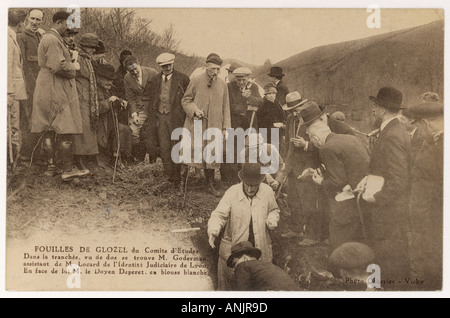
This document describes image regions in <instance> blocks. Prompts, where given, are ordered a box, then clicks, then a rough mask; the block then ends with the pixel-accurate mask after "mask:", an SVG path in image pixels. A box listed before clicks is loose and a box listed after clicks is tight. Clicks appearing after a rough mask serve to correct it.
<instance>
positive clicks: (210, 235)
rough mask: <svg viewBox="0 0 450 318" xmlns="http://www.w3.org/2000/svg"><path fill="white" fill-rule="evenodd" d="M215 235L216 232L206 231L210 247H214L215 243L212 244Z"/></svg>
mask: <svg viewBox="0 0 450 318" xmlns="http://www.w3.org/2000/svg"><path fill="white" fill-rule="evenodd" d="M216 237H217V233H208V241H209V246H211V248H216V245H215V244H214V241H215V239H216Z"/></svg>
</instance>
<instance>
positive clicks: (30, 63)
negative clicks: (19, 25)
mask: <svg viewBox="0 0 450 318" xmlns="http://www.w3.org/2000/svg"><path fill="white" fill-rule="evenodd" d="M41 38H42V35H41V34H40V33H39V32H36V33H35V32H32V31H31V30H30V29H28V28H25V29H24V30H23V31H22V32H21V33H18V34H17V43H18V44H19V47H20V51H21V52H22V57H23V74H24V77H25V86H26V89H27V94H28V97H29V99H31V98H32V96H33V93H34V88H35V86H36V79H37V76H38V73H39V69H40V68H39V64H38V53H37V52H38V46H39V42H40V41H41Z"/></svg>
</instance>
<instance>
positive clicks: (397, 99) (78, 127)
mask: <svg viewBox="0 0 450 318" xmlns="http://www.w3.org/2000/svg"><path fill="white" fill-rule="evenodd" d="M68 17H69V13H67V12H64V11H60V12H57V13H55V14H54V15H53V16H52V22H53V26H52V28H51V29H50V30H47V31H45V32H42V30H41V29H40V24H41V23H42V21H43V20H44V18H47V17H44V12H43V11H42V10H40V9H31V10H29V12H25V11H24V10H21V9H11V10H10V11H9V15H8V26H9V28H8V34H9V37H8V92H7V93H8V154H9V161H10V162H11V163H14V162H16V161H17V160H18V159H19V158H22V159H24V158H25V159H27V158H28V159H29V160H32V157H33V155H35V150H36V147H38V149H39V150H40V153H41V154H43V155H44V157H45V162H46V170H45V172H44V174H45V175H46V176H50V177H52V176H55V175H58V174H61V178H62V180H64V181H69V180H72V179H74V178H80V177H84V176H87V175H89V174H92V173H93V171H94V172H95V171H96V169H99V167H98V165H99V162H102V161H101V160H99V158H106V160H107V161H108V160H109V162H115V163H117V161H118V160H119V159H120V160H121V161H124V162H129V163H138V162H142V161H144V159H145V157H146V156H147V155H148V158H149V161H150V163H154V162H156V160H157V158H158V157H159V158H161V160H162V164H163V167H164V173H165V175H166V176H167V180H168V182H170V183H172V184H173V185H174V187H175V188H176V189H178V190H181V191H183V185H184V184H185V180H186V177H187V174H188V172H189V170H188V169H186V166H185V165H182V164H180V163H178V162H174V160H173V157H172V149H173V147H174V146H175V145H176V144H177V143H178V142H179V140H172V138H171V134H172V132H173V131H174V130H175V129H177V128H181V127H184V128H185V129H186V130H187V131H189V132H190V133H191V135H192V136H194V134H195V131H194V127H195V123H196V122H197V121H201V130H202V131H201V133H202V136H203V132H205V131H207V129H208V128H216V129H219V130H221V131H222V132H223V137H224V140H226V139H227V138H228V131H227V129H230V128H234V129H237V128H242V129H243V130H246V129H248V128H254V129H255V132H256V133H255V136H256V138H254V139H251V138H250V135H248V136H247V138H246V144H245V147H246V148H245V155H246V156H247V157H248V153H249V151H250V149H253V148H256V149H257V151H261V149H263V148H264V149H265V150H266V151H268V152H272V154H274V153H275V154H277V156H279V160H280V163H281V164H280V165H279V171H277V172H276V173H273V174H263V173H261V168H262V167H263V166H264V165H265V164H266V163H263V162H256V163H255V162H253V163H250V162H246V163H243V164H241V163H237V161H236V160H235V161H233V162H229V161H227V162H226V163H225V160H224V163H219V162H208V161H206V160H204V159H203V160H201V162H198V161H195V160H192V163H190V164H189V165H190V166H194V167H196V168H199V169H203V171H204V177H205V181H206V183H205V184H206V188H205V189H206V191H208V192H209V193H210V194H212V195H214V196H217V197H222V198H221V200H220V203H219V204H218V206H217V208H216V209H215V210H214V211H213V212H212V213H211V216H210V219H209V222H208V230H207V233H208V237H209V243H210V245H211V247H212V248H216V244H217V240H219V241H220V242H219V244H220V246H219V262H218V273H219V274H218V288H219V289H220V290H232V289H243V288H249V289H251V288H257V289H281V290H283V289H288V290H296V289H297V285H296V284H292V282H289V281H288V280H289V277H288V276H287V275H284V274H283V273H281V272H278V269H274V267H276V266H275V265H273V264H272V244H271V231H272V230H274V229H275V228H277V226H278V223H279V222H280V216H279V212H280V209H279V206H278V203H277V198H278V197H279V195H280V193H281V192H285V193H286V194H287V200H288V206H289V210H290V218H289V221H288V227H289V231H287V232H285V233H283V234H282V235H281V236H282V237H283V239H286V240H288V239H297V240H298V245H300V246H302V247H304V248H309V247H312V246H316V245H318V244H321V243H325V244H329V246H330V253H329V254H330V258H329V260H330V267H335V268H336V269H339V270H347V272H346V273H347V274H345V275H356V274H355V273H358V275H359V276H358V277H361V275H362V276H364V270H365V269H366V268H367V266H368V265H370V264H377V265H378V266H379V267H380V269H381V278H382V282H383V283H382V287H383V288H385V289H399V288H400V289H402V288H403V287H399V286H398V284H399V282H400V283H401V282H404V283H405V279H408V278H411V279H415V278H418V279H420V280H422V281H423V284H422V285H420V286H418V285H416V286H414V289H425V290H430V289H431V290H436V289H440V288H441V284H442V253H443V250H442V246H443V245H442V244H443V242H442V233H443V223H442V221H443V128H444V125H443V104H442V103H440V102H439V97H438V96H437V94H434V93H426V94H423V95H421V96H420V101H419V100H418V102H417V104H416V105H408V107H406V106H405V105H404V104H403V94H402V93H401V92H400V91H399V90H398V89H396V88H394V87H390V86H386V87H382V88H381V89H379V91H378V93H377V95H376V96H370V97H369V96H368V102H369V100H370V101H371V102H372V103H373V106H372V109H373V115H374V118H375V120H376V125H377V127H379V128H378V129H377V130H376V131H373V132H371V133H369V134H367V135H363V136H356V135H355V131H356V130H355V129H353V128H351V127H350V126H349V125H347V124H346V123H345V116H344V114H343V113H342V112H336V113H334V114H333V115H332V116H330V115H329V114H328V113H327V112H326V109H325V108H324V107H323V106H322V105H319V104H318V103H316V102H314V101H312V100H308V99H303V98H302V97H301V95H300V94H299V93H298V91H294V92H289V89H288V87H287V86H286V84H285V83H284V82H283V76H284V74H283V70H282V68H281V67H277V66H274V67H272V68H271V70H270V73H269V74H268V75H269V78H270V79H271V81H270V82H269V83H267V84H266V85H264V88H263V90H264V94H263V95H264V96H262V95H261V94H260V90H259V89H258V86H257V84H256V83H254V81H252V80H251V74H252V71H251V70H250V69H248V68H247V67H243V66H242V65H239V64H238V63H236V62H233V63H231V64H230V65H229V66H228V67H227V71H228V77H227V79H226V80H224V79H222V78H221V76H219V74H220V71H221V68H222V66H223V61H222V59H221V58H220V56H219V55H218V54H216V53H211V54H209V55H208V57H207V58H206V61H205V67H204V68H203V69H202V70H200V71H199V72H198V74H196V75H195V76H191V78H189V76H187V75H186V74H183V73H181V72H179V71H177V70H175V69H174V64H175V55H173V54H172V53H163V54H160V55H159V56H157V57H156V62H157V64H158V66H159V67H160V72H157V71H156V70H154V69H152V68H150V67H146V66H143V65H141V64H140V63H139V61H138V59H137V58H136V57H135V56H133V54H132V52H131V51H129V50H124V51H122V52H121V54H120V59H119V62H120V64H119V67H118V68H117V69H115V68H114V67H113V66H112V65H111V64H109V63H107V62H106V61H105V58H104V57H105V53H106V47H105V43H104V42H103V41H102V40H101V39H99V37H98V36H97V35H95V34H93V33H84V34H82V35H81V36H79V40H78V42H77V43H75V41H74V38H75V35H77V33H78V32H79V30H75V29H70V28H68V26H67V19H68ZM25 21H27V23H26V26H24V25H23V24H25ZM261 128H267V129H269V132H270V131H271V130H270V129H271V128H272V129H278V131H279V134H278V135H279V140H274V139H273V138H274V136H272V135H271V134H270V133H269V134H267V135H265V136H264V137H263V135H262V134H259V133H258V131H260V130H261ZM369 137H370V138H369ZM180 138H181V136H180ZM233 138H237V136H233ZM369 139H370V142H369ZM250 140H254V141H256V142H254V143H252V142H250ZM278 141H279V142H278ZM211 142H212V141H211V140H209V139H203V138H202V141H201V142H200V143H198V142H194V141H193V142H192V143H191V147H192V151H191V154H192V156H194V153H195V151H194V148H195V147H200V148H201V150H202V152H201V153H203V150H205V149H206V148H207V147H208V144H210V143H211ZM272 143H275V144H277V147H273V146H272ZM234 144H235V145H236V144H237V143H234ZM227 150H228V149H227ZM233 153H234V158H236V157H237V156H238V153H237V149H236V147H235V149H234V152H233ZM219 156H222V154H219ZM225 156H226V151H225V152H224V153H223V157H224V158H225ZM215 170H218V172H220V182H218V180H216V179H217V178H216V174H215ZM222 190H224V191H222ZM258 259H259V260H258ZM247 261H251V262H247ZM243 263H246V264H245V266H244V265H242V264H243ZM238 265H239V268H240V269H239V270H238V271H237V270H236V269H237V268H238ZM233 267H234V268H235V270H234V271H233V269H232V268H233ZM244 268H245V270H244ZM253 271H254V273H253ZM361 271H362V272H363V274H361ZM237 273H240V274H239V275H237ZM261 273H265V274H264V275H263V274H261ZM271 273H272V274H271ZM340 273H341V275H344V274H342V271H341V272H340ZM235 274H236V275H235ZM253 274H254V276H253ZM369 274H370V273H369ZM369 274H367V275H366V277H367V276H368V275H369ZM273 275H275V276H273ZM238 276H239V277H241V278H239V279H238V278H237V277H238ZM252 277H253V278H252ZM274 277H276V279H274ZM236 279H237V280H238V281H237V282H236ZM243 279H246V282H245V283H244V282H243V281H242V280H243ZM258 280H263V281H258ZM249 286H253V287H249ZM255 286H259V287H255ZM262 286H264V287H262ZM402 286H403V285H402Z"/></svg>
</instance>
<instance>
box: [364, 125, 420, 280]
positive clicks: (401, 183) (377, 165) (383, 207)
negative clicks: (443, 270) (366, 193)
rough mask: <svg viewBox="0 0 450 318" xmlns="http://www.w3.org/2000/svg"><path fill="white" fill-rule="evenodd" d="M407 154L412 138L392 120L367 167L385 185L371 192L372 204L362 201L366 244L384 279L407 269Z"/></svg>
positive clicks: (377, 140)
mask: <svg viewBox="0 0 450 318" xmlns="http://www.w3.org/2000/svg"><path fill="white" fill-rule="evenodd" d="M410 155H411V138H410V136H409V135H408V133H407V131H406V129H405V128H404V127H403V125H402V124H401V123H400V122H399V121H398V119H393V120H392V121H390V122H389V123H388V124H387V125H386V127H385V128H384V129H383V130H382V131H381V132H380V134H379V136H378V138H377V139H376V140H375V142H374V144H373V148H372V153H371V158H370V164H369V169H368V174H372V175H376V176H381V177H383V178H384V186H383V188H382V189H381V191H379V192H378V193H376V194H375V195H374V198H375V201H376V202H375V203H367V204H366V203H365V202H363V203H362V208H363V210H365V211H366V212H368V215H367V218H366V221H365V224H366V226H367V229H368V234H369V244H370V246H371V247H372V249H373V250H374V252H375V255H376V258H377V259H376V262H377V263H376V264H377V265H379V266H380V267H381V268H383V270H384V275H383V276H384V277H385V278H386V279H387V280H389V279H403V278H404V277H406V276H405V275H408V271H409V255H408V239H407V233H406V231H407V225H408V223H407V222H408V200H409V190H410V178H409V173H410ZM389 287H391V288H392V287H393V286H389V285H386V288H389Z"/></svg>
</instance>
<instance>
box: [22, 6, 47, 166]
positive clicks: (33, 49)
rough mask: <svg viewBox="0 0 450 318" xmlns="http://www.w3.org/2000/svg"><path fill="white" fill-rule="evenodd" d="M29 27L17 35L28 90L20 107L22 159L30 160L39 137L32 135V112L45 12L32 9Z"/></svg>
mask: <svg viewBox="0 0 450 318" xmlns="http://www.w3.org/2000/svg"><path fill="white" fill-rule="evenodd" d="M27 20H28V25H27V27H26V28H24V29H23V30H22V32H20V33H18V34H17V43H19V46H20V50H21V52H22V55H23V74H24V77H25V86H26V89H27V95H28V99H27V101H26V102H23V103H21V105H20V108H21V110H20V113H21V116H20V126H21V131H22V137H23V144H22V148H21V157H24V158H28V157H30V156H31V152H32V150H33V147H34V145H35V144H36V143H37V141H38V138H39V136H37V135H32V134H31V133H30V128H31V127H30V126H31V110H32V109H33V94H34V88H35V86H36V79H37V76H38V73H39V65H38V54H37V51H38V46H39V42H40V41H41V38H42V34H41V31H42V30H41V29H40V28H39V27H40V25H41V24H42V22H43V20H44V12H43V11H42V10H41V9H31V10H30V11H29V12H28V19H27Z"/></svg>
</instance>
